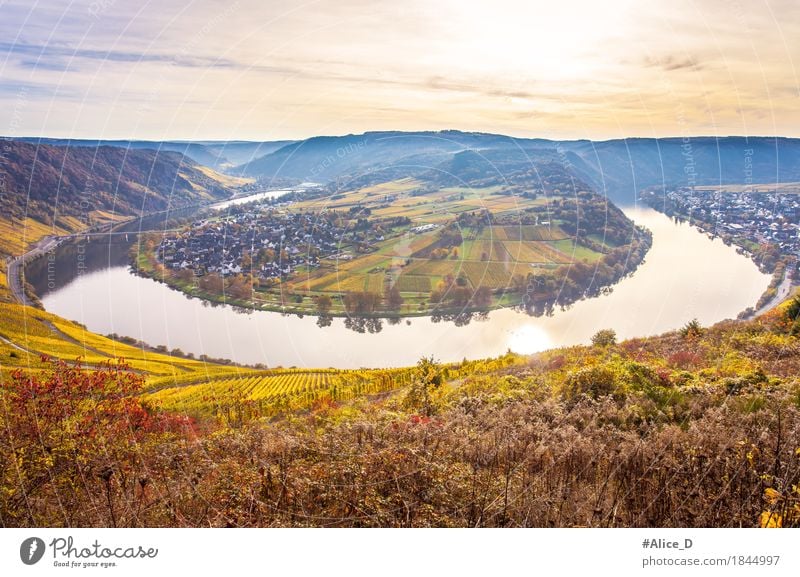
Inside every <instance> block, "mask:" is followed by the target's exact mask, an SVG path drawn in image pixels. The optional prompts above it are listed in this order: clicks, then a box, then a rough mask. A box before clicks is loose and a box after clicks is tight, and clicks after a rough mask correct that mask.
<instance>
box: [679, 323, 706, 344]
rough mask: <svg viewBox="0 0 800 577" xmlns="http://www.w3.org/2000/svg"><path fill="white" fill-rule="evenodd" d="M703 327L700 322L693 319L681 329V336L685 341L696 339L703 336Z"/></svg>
mask: <svg viewBox="0 0 800 577" xmlns="http://www.w3.org/2000/svg"><path fill="white" fill-rule="evenodd" d="M702 334H703V327H702V325H700V321H698V320H697V319H692V320H690V321H689V322H688V323H686V324H685V325H683V327H682V328H681V329H680V335H681V336H682V337H683V338H685V339H696V338H699V337H700V336H702Z"/></svg>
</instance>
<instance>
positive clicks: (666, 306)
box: [28, 208, 770, 368]
mask: <svg viewBox="0 0 800 577" xmlns="http://www.w3.org/2000/svg"><path fill="white" fill-rule="evenodd" d="M625 212H626V214H627V215H628V216H629V217H630V218H632V219H633V220H634V221H635V222H636V223H638V224H641V225H644V226H646V227H647V228H649V229H650V230H651V231H652V233H653V247H652V249H651V250H650V252H649V253H648V254H647V257H646V259H645V262H644V263H643V264H642V265H641V266H640V267H639V268H638V269H637V270H636V271H635V272H634V273H633V274H632V275H630V276H629V277H627V278H625V279H623V280H622V281H620V282H619V283H618V284H617V285H615V286H614V288H613V291H612V292H611V293H610V294H606V295H602V296H599V297H596V298H591V299H587V300H583V301H580V302H578V303H576V304H574V305H573V306H571V307H570V308H568V309H567V310H560V309H557V310H556V311H555V312H554V314H553V315H552V316H549V317H539V318H535V317H530V316H528V315H526V314H524V313H520V312H517V311H515V310H510V309H503V310H497V311H493V312H491V313H489V314H488V316H487V318H486V319H485V320H481V321H475V320H473V321H472V322H470V323H469V324H467V325H466V326H456V325H455V324H454V323H452V322H447V321H441V322H434V320H432V319H431V318H429V317H416V318H410V319H408V320H406V319H403V320H402V321H401V322H400V323H398V324H395V325H390V324H389V323H388V322H386V321H383V322H382V329H381V330H380V331H379V332H375V333H370V332H369V331H365V332H363V333H359V332H356V331H353V330H351V329H350V328H348V327H347V326H345V325H346V323H345V319H341V318H335V319H333V320H332V323H331V324H330V326H327V327H323V328H320V327H319V326H317V319H316V317H312V316H306V317H303V318H300V317H297V316H288V315H282V314H281V313H276V312H266V311H250V312H249V313H242V312H240V311H237V310H234V309H233V308H231V307H228V306H211V305H209V304H208V303H205V302H203V301H201V300H199V299H192V298H189V297H187V296H186V295H184V294H182V293H180V292H177V291H174V290H172V289H170V288H169V287H167V286H166V285H164V284H161V283H158V282H156V281H153V280H151V279H146V278H141V277H138V276H136V275H134V274H132V273H131V272H130V271H129V270H128V267H127V265H126V258H125V254H126V253H127V250H128V248H129V246H130V242H128V240H130V239H125V238H124V237H120V236H119V235H118V236H117V237H115V241H114V243H111V242H106V243H97V242H93V243H89V245H87V246H85V247H83V249H82V255H81V257H82V258H81V259H80V261H79V259H78V256H79V254H80V253H81V248H80V247H77V248H76V247H75V246H64V247H61V248H59V249H58V252H57V254H56V263H57V264H58V267H60V268H58V269H57V270H58V271H60V272H58V273H56V272H54V271H53V270H49V269H48V268H47V267H46V266H44V265H43V264H42V265H40V266H39V268H38V271H37V269H36V267H32V268H31V270H29V271H28V278H29V280H30V281H31V282H32V284H33V285H34V287H36V288H37V291H38V294H39V295H40V296H41V300H42V303H43V304H44V307H45V308H46V309H47V310H48V311H50V312H53V313H55V314H58V315H60V316H62V317H65V318H68V319H71V320H75V321H78V322H80V323H83V324H84V325H86V326H87V327H88V328H89V329H90V330H92V331H94V332H97V333H101V334H109V333H117V334H119V335H125V336H130V337H134V338H136V339H139V340H142V341H144V342H147V343H149V344H151V345H166V346H167V347H168V348H170V349H172V348H175V347H177V348H180V349H182V350H183V351H186V352H192V353H194V354H195V355H200V354H207V355H209V356H210V357H224V358H230V359H233V360H235V361H238V362H242V363H265V364H267V365H269V366H278V365H280V366H284V367H288V366H298V367H339V368H355V367H388V366H404V365H410V364H413V363H415V362H416V361H417V360H419V358H420V357H422V356H430V355H433V356H434V357H435V358H436V359H437V360H439V361H458V360H461V359H463V358H484V357H491V356H496V355H499V354H502V353H504V352H505V351H506V350H508V349H511V350H512V351H515V352H520V353H532V352H535V351H540V350H544V349H548V348H553V347H560V346H566V345H575V344H582V343H588V342H589V339H590V338H591V336H592V335H593V334H594V333H595V332H597V331H598V330H599V329H602V328H613V329H614V330H615V331H616V332H617V335H618V337H619V338H628V337H634V336H647V335H654V334H659V333H662V332H665V331H668V330H671V329H675V328H678V327H680V326H682V325H683V324H685V323H686V322H687V321H689V320H691V319H692V318H697V319H698V320H699V321H700V322H701V323H702V324H704V325H708V324H711V323H714V322H717V321H720V320H723V319H726V318H735V317H736V315H737V314H738V313H739V312H741V311H742V310H744V309H746V308H747V307H750V306H753V305H754V304H755V303H756V301H757V300H758V298H759V296H760V295H761V293H762V292H763V291H764V290H765V289H766V287H767V285H768V284H769V281H770V278H769V276H768V275H765V274H762V273H760V272H759V271H758V269H757V268H756V266H755V265H754V264H753V262H752V261H750V260H749V259H748V258H746V257H745V256H743V255H741V254H738V253H737V252H736V250H735V248H733V247H730V246H726V245H725V244H724V243H723V242H722V241H721V240H719V239H710V238H709V237H707V236H706V235H704V234H703V233H701V232H699V231H698V230H696V229H694V228H692V227H690V226H689V225H688V224H681V223H675V222H673V221H672V220H670V219H669V218H668V217H666V216H664V215H662V214H660V213H658V212H656V211H654V210H652V209H649V208H627V209H625ZM40 260H42V261H45V260H46V259H40ZM78 262H80V263H81V266H77V265H76V263H78ZM76 269H80V270H76ZM45 277H46V278H45Z"/></svg>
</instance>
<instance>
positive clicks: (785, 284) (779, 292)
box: [750, 275, 794, 319]
mask: <svg viewBox="0 0 800 577" xmlns="http://www.w3.org/2000/svg"><path fill="white" fill-rule="evenodd" d="M793 290H794V284H793V283H792V279H791V278H789V277H788V276H786V275H784V277H783V280H782V281H781V284H779V285H778V288H777V289H776V291H775V296H774V297H772V299H770V301H769V302H768V303H767V304H765V305H764V306H763V307H761V308H760V309H758V310H757V311H756V312H754V313H753V314H752V315H751V316H750V318H751V319H752V318H755V317H757V316H759V315H763V314H764V313H766V312H769V311H771V310H772V309H774V308H775V307H777V306H778V305H779V304H781V303H782V302H783V301H785V300H786V299H787V298H789V295H790V294H792V291H793Z"/></svg>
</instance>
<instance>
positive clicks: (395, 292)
mask: <svg viewBox="0 0 800 577" xmlns="http://www.w3.org/2000/svg"><path fill="white" fill-rule="evenodd" d="M383 299H384V301H385V302H386V307H387V308H388V309H389V310H393V311H397V310H400V307H402V306H403V297H402V296H401V295H400V289H398V288H397V284H392V285H391V286H387V287H386V290H385V291H384V295H383Z"/></svg>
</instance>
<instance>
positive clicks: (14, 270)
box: [6, 229, 179, 306]
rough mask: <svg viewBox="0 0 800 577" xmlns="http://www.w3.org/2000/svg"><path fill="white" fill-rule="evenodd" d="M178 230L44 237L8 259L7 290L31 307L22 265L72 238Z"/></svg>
mask: <svg viewBox="0 0 800 577" xmlns="http://www.w3.org/2000/svg"><path fill="white" fill-rule="evenodd" d="M177 230H179V229H160V230H154V231H149V230H143V231H136V232H124V231H123V232H117V231H109V230H106V231H94V232H92V231H85V232H76V233H74V234H65V235H64V236H45V237H44V238H41V239H40V240H38V241H37V242H36V243H35V244H34V245H33V247H32V248H31V249H30V250H29V251H28V252H26V253H24V254H22V255H20V256H18V257H16V258H10V259H8V260H7V261H6V262H7V267H6V271H7V273H6V274H7V276H8V288H9V290H11V295H12V296H13V297H14V299H15V300H16V301H17V302H19V303H21V304H24V305H29V306H30V305H32V304H33V303H32V302H31V300H30V299H29V298H28V295H26V294H25V287H24V286H23V284H22V268H21V267H22V266H23V265H24V263H26V262H28V261H31V260H34V259H37V258H39V257H40V256H44V255H46V254H47V253H48V252H50V251H51V250H54V249H55V248H57V247H58V245H60V244H61V243H62V242H64V241H67V240H70V239H74V238H88V237H92V236H102V237H108V236H113V235H126V236H127V235H129V234H130V235H137V234H140V233H147V232H158V233H164V232H175V231H177Z"/></svg>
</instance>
